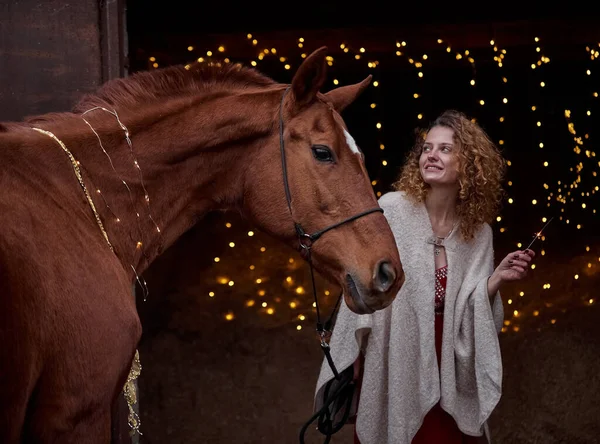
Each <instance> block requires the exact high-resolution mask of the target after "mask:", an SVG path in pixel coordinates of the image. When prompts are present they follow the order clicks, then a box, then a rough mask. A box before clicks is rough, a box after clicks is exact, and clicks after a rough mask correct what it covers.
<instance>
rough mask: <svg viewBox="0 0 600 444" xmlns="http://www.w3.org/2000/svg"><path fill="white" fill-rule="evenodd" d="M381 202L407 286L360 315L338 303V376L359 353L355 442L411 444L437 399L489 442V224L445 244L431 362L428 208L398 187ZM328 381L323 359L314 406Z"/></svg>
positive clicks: (499, 318)
mask: <svg viewBox="0 0 600 444" xmlns="http://www.w3.org/2000/svg"><path fill="white" fill-rule="evenodd" d="M379 203H380V206H381V207H382V208H383V209H384V212H385V213H384V214H385V216H386V218H387V220H388V222H389V224H390V226H391V228H392V232H393V233H394V237H395V239H396V243H397V245H398V250H399V252H400V259H401V261H402V265H403V268H404V271H405V274H406V280H405V283H404V285H403V286H402V288H401V289H400V291H399V292H398V295H397V297H396V299H395V300H394V302H393V303H392V305H390V306H389V307H387V308H386V309H384V310H380V311H377V312H375V313H373V314H367V315H357V314H355V313H353V312H351V311H350V310H349V309H348V307H347V305H346V304H344V303H342V304H341V306H340V311H339V313H338V317H337V319H336V323H335V326H334V329H333V335H332V337H331V341H330V348H331V354H332V357H333V359H334V362H335V365H336V367H337V369H338V371H339V372H340V373H341V372H342V371H343V370H344V369H346V368H348V367H349V366H351V365H352V364H353V362H354V361H355V360H356V358H357V357H358V355H359V350H360V349H361V348H362V349H363V350H364V352H365V364H364V376H363V381H362V388H361V392H360V402H359V405H358V412H357V413H358V416H357V420H356V433H357V435H358V438H359V439H360V442H361V444H386V443H388V444H410V442H411V440H412V438H413V437H414V436H415V434H416V433H417V431H418V430H419V428H420V426H421V424H422V421H423V418H424V417H425V415H426V414H427V412H428V411H429V410H430V409H431V408H432V407H433V406H434V405H435V404H436V403H437V402H438V401H440V404H441V407H442V408H443V409H444V410H445V411H446V412H448V413H449V414H450V415H452V416H453V417H454V419H455V421H456V423H457V425H458V427H459V428H460V430H461V431H463V432H464V433H466V434H468V435H473V436H482V435H483V434H484V433H485V435H486V436H487V437H488V440H489V432H488V431H487V426H486V421H487V419H488V418H489V416H490V414H491V412H492V410H493V409H494V408H495V406H496V404H497V403H498V401H499V399H500V395H501V386H502V362H501V356H500V346H499V342H498V333H499V331H500V329H501V328H502V322H503V316H504V312H503V306H502V301H501V298H500V294H499V293H498V294H496V295H495V296H494V297H493V298H492V300H493V306H491V305H490V297H489V296H488V290H487V281H488V277H489V276H490V275H491V274H492V272H493V270H494V252H493V244H492V229H491V227H490V226H489V225H488V224H484V225H483V226H482V227H481V228H480V229H479V230H478V231H477V232H476V234H475V237H474V238H473V239H472V240H470V241H468V242H466V241H464V240H463V239H462V237H461V236H460V232H459V230H454V232H453V233H452V234H451V235H450V236H449V237H448V238H447V239H446V240H445V248H446V257H447V262H448V278H447V284H446V296H445V309H444V325H443V340H442V351H441V365H440V368H438V363H437V357H436V352H435V337H434V333H435V332H434V322H435V320H434V316H435V314H434V297H435V262H434V254H433V245H431V244H430V243H428V242H427V239H428V238H430V237H431V236H432V234H433V231H432V227H431V222H430V220H429V216H428V214H427V210H426V208H425V205H424V204H423V203H419V204H415V203H413V202H412V201H410V200H409V199H408V198H407V197H406V196H405V194H404V193H403V192H397V191H395V192H390V193H387V194H385V195H384V196H383V197H381V198H380V200H379ZM332 379H333V374H332V372H331V369H330V368H329V365H328V363H327V361H326V360H324V361H323V364H322V367H321V372H320V375H319V378H318V381H317V387H316V392H315V404H314V409H315V411H316V410H318V409H320V408H321V406H322V405H323V392H324V390H323V389H324V386H325V384H326V383H327V382H328V381H330V380H332ZM355 396H356V395H355ZM353 406H354V408H355V407H356V402H354V403H353Z"/></svg>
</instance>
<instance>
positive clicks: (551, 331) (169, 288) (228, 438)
mask: <svg viewBox="0 0 600 444" xmlns="http://www.w3.org/2000/svg"><path fill="white" fill-rule="evenodd" d="M192 236H197V234H193V235H192ZM188 241H189V242H188V244H190V245H193V244H194V242H195V241H194V239H188ZM196 245H198V244H197V243H196ZM180 248H184V247H180ZM206 248H207V249H209V250H210V249H212V248H214V247H211V246H207V247H206ZM181 254H182V253H181V252H174V253H172V254H171V256H169V255H168V254H167V255H166V256H165V258H161V261H162V262H161V263H159V264H158V265H157V266H156V267H155V270H159V271H157V272H154V274H153V273H149V278H148V283H149V285H150V288H151V292H152V291H153V290H154V293H153V295H152V293H151V296H150V298H149V299H148V300H147V301H146V302H144V303H141V304H140V313H141V317H142V321H143V325H144V338H143V340H142V343H141V345H140V355H141V361H142V366H143V370H142V375H141V377H140V381H139V384H140V393H141V395H140V411H141V419H142V433H143V436H142V437H141V438H140V442H141V443H143V444H163V443H173V444H177V443H214V444H220V443H248V444H249V443H257V444H258V443H298V442H299V430H300V428H301V427H302V426H303V424H304V423H305V422H306V421H307V420H308V419H309V418H310V416H311V415H312V402H313V393H314V384H315V382H316V379H317V375H318V370H319V367H320V365H321V361H322V358H323V355H322V352H321V349H320V347H319V345H318V342H317V340H316V336H315V334H314V324H312V322H309V321H305V322H304V324H303V325H304V327H303V328H302V329H301V330H297V329H296V324H297V323H296V322H293V318H291V317H289V321H286V322H282V321H281V320H275V318H270V317H268V316H267V315H264V314H261V313H259V312H257V311H254V312H252V311H248V310H246V311H245V312H244V311H243V310H242V309H241V308H237V307H238V305H239V306H240V307H243V304H242V302H243V301H244V300H245V297H242V296H240V297H239V298H238V299H239V301H238V300H237V299H236V300H234V299H232V298H231V296H230V297H229V298H228V297H213V298H209V297H206V294H207V292H208V290H209V288H207V287H208V284H207V283H206V282H205V281H203V280H202V279H199V278H198V277H196V274H195V273H201V274H202V273H204V274H206V270H207V267H209V265H207V264H202V263H200V264H199V263H197V262H193V261H191V260H190V261H183V262H182V261H175V260H174V259H173V258H174V257H175V256H177V255H181ZM212 254H216V253H214V251H212V250H211V251H210V252H209V254H208V256H210V257H211V258H212ZM285 254H288V253H287V252H286V253H285ZM203 256H204V255H203ZM271 259H272V260H274V259H273V256H272V257H271ZM582 260H584V259H582ZM203 267H204V268H203ZM303 267H304V265H301V266H300V270H305V268H303ZM194 270H197V271H196V272H195V271H194ZM592 277H593V276H592ZM594 279H595V280H594ZM594 279H592V280H590V281H589V282H593V283H594V285H593V286H592V287H591V288H588V289H587V290H586V291H588V293H589V294H595V293H596V291H597V290H596V286H597V284H598V280H597V278H594ZM578 282H579V281H578ZM319 284H321V282H319ZM236 285H238V284H237V283H236ZM569 285H571V284H569ZM578 285H580V284H578ZM540 287H541V286H540ZM564 291H573V289H572V288H570V289H569V288H565V290H564ZM578 291H582V289H581V288H579V290H578ZM330 300H331V298H330ZM236 302H237V303H238V305H235V303H236ZM505 304H506V301H505ZM550 305H552V304H550ZM575 305H576V306H575V307H571V308H569V309H566V308H559V309H557V310H555V312H556V319H557V321H556V322H555V323H554V324H552V323H551V322H544V324H543V325H541V324H540V325H537V326H536V325H535V324H531V325H529V327H526V324H523V325H522V327H521V328H520V330H519V331H518V332H514V331H513V330H509V331H507V332H506V333H503V334H501V345H502V351H503V359H504V366H505V369H504V387H503V397H502V400H501V402H500V404H499V406H498V408H497V409H496V411H495V412H494V414H493V416H492V418H491V420H490V426H491V430H492V435H493V443H494V444H514V443H523V444H534V443H535V444H537V443H545V444H546V443H565V444H566V443H568V444H588V443H589V444H591V443H600V374H599V371H600V306H599V304H597V303H596V304H590V305H589V306H581V305H580V304H579V305H578V304H575ZM232 306H233V307H236V309H235V310H234V312H235V313H236V317H235V319H234V320H233V321H228V320H226V318H225V317H224V316H223V313H225V312H227V311H228V310H230V309H231V307H232ZM505 306H506V307H508V306H507V305H505ZM547 306H548V304H547ZM556 306H558V307H563V306H560V305H559V304H558V303H556ZM564 306H565V307H566V306H568V305H564ZM510 317H511V313H510V308H507V318H510ZM540 317H541V316H540ZM265 319H266V320H265ZM271 319H273V320H271ZM278 319H281V318H278ZM284 319H285V317H284ZM312 319H313V320H314V317H313V318H312ZM532 319H533V318H532ZM322 442H323V437H322V436H321V435H319V434H318V433H317V432H316V431H315V430H314V426H313V427H310V428H309V431H308V433H307V435H306V444H313V443H315V444H317V443H322ZM331 442H332V443H351V442H352V429H351V426H347V427H345V428H344V429H343V430H342V431H340V432H339V433H338V434H336V435H335V436H334V438H333V439H332V441H331Z"/></svg>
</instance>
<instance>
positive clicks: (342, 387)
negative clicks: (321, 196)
mask: <svg viewBox="0 0 600 444" xmlns="http://www.w3.org/2000/svg"><path fill="white" fill-rule="evenodd" d="M289 90H290V88H289V87H288V88H287V89H286V90H285V92H284V93H283V96H282V97H281V104H280V107H279V147H280V150H281V169H282V171H283V188H284V190H285V197H286V200H287V205H288V209H289V211H290V215H291V217H292V220H293V221H294V228H295V230H296V235H297V236H298V242H299V243H300V247H301V248H303V249H304V251H305V253H306V261H307V262H308V265H309V268H310V278H311V282H312V291H313V296H314V299H315V308H316V311H317V333H318V334H319V337H320V343H321V349H322V350H323V353H324V354H325V358H326V359H327V363H328V364H329V367H330V368H331V371H332V372H333V375H334V378H335V381H338V382H339V384H338V385H337V387H335V388H334V389H333V390H331V382H333V381H331V382H330V384H329V385H328V386H327V387H326V388H325V403H324V406H323V408H321V410H319V411H318V412H317V413H315V414H314V415H313V416H312V417H311V418H310V419H309V421H308V422H307V423H306V424H305V425H304V426H303V427H302V429H301V430H300V443H301V444H304V434H305V433H306V430H307V428H308V426H309V425H310V424H311V423H313V422H314V421H315V420H316V419H317V418H318V419H319V421H318V426H317V429H318V430H319V431H320V432H321V433H322V434H324V435H325V436H326V439H325V441H324V444H327V443H328V442H329V441H330V440H331V436H332V435H333V434H334V433H336V432H338V431H339V430H340V429H341V428H342V426H343V425H344V424H345V422H346V420H347V419H348V414H349V411H350V406H351V403H352V399H353V396H354V381H353V369H352V367H350V368H349V370H350V371H344V372H343V373H342V374H340V373H339V372H338V370H337V368H336V367H335V364H334V362H333V358H332V357H331V350H330V348H329V343H328V336H329V335H330V333H331V324H332V321H333V317H334V314H335V312H336V311H337V309H338V307H339V304H340V301H341V299H342V292H340V295H339V296H338V299H337V301H336V304H335V306H334V308H333V311H332V312H331V315H330V316H329V318H328V319H327V321H325V322H324V323H323V322H322V321H321V313H320V310H319V302H318V298H317V287H316V284H315V276H314V268H313V263H312V255H311V252H312V250H311V249H312V246H313V244H314V243H315V241H316V240H317V239H319V238H320V237H321V236H323V235H324V234H325V233H327V232H328V231H330V230H333V229H335V228H338V227H340V226H342V225H344V224H347V223H349V222H352V221H355V220H356V219H360V218H361V217H363V216H366V215H368V214H371V213H376V212H380V213H383V209H382V208H379V207H377V208H371V209H369V210H365V211H362V212H360V213H358V214H355V215H353V216H350V217H348V218H346V219H343V220H342V221H340V222H337V223H335V224H332V225H330V226H328V227H325V228H323V229H321V230H319V231H315V232H314V233H312V234H309V233H307V232H306V230H305V229H304V228H303V227H302V225H301V224H300V223H299V222H297V221H296V220H294V215H293V212H292V196H291V193H290V186H289V182H288V170H287V164H286V155H285V141H284V136H283V133H284V131H283V130H284V128H283V102H284V99H285V96H286V94H287V93H288V92H289ZM330 391H331V393H330ZM343 407H346V410H345V413H344V415H343V418H342V421H340V422H339V423H338V424H337V425H336V426H333V423H332V413H331V411H330V410H334V411H335V412H336V413H337V411H339V409H340V408H343ZM333 416H334V417H335V414H334V415H333Z"/></svg>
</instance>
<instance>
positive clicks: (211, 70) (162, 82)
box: [73, 62, 275, 113]
mask: <svg viewBox="0 0 600 444" xmlns="http://www.w3.org/2000/svg"><path fill="white" fill-rule="evenodd" d="M273 84H275V81H274V80H272V79H271V78H269V77H267V76H265V75H263V74H261V73H259V72H258V71H256V70H255V69H253V68H249V67H243V66H242V65H240V64H230V63H227V64H221V63H218V64H217V63H198V62H195V63H193V64H191V65H188V66H187V68H186V67H185V66H182V65H177V66H171V67H167V68H162V69H160V70H155V71H144V72H140V73H136V74H134V75H132V76H131V77H127V78H122V79H115V80H111V81H109V82H107V83H105V84H104V85H102V86H101V87H100V88H99V89H98V90H97V91H96V92H95V93H92V94H88V95H86V96H84V97H83V98H82V100H81V101H80V102H79V103H77V104H76V105H75V107H74V108H73V112H75V113H78V112H83V111H86V110H87V109H90V108H93V107H95V106H107V105H108V106H110V107H113V108H114V107H119V106H126V107H132V106H139V105H142V104H148V103H151V102H155V101H157V100H160V99H164V98H167V97H169V98H172V97H181V96H183V95H189V94H198V93H202V92H205V91H210V92H211V93H214V92H219V91H228V90H232V89H245V88H248V87H257V86H268V85H273Z"/></svg>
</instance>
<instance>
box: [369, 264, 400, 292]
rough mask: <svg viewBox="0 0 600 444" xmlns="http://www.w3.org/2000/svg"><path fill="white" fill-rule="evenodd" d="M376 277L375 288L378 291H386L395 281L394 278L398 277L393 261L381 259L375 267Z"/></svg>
mask: <svg viewBox="0 0 600 444" xmlns="http://www.w3.org/2000/svg"><path fill="white" fill-rule="evenodd" d="M374 277H375V278H374V284H375V288H376V289H377V290H378V291H380V292H382V293H385V292H386V291H388V290H389V289H390V287H391V286H392V284H393V283H394V280H395V279H396V271H395V270H394V267H393V266H392V264H391V262H388V261H381V262H379V264H377V267H376V268H375V276H374Z"/></svg>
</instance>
